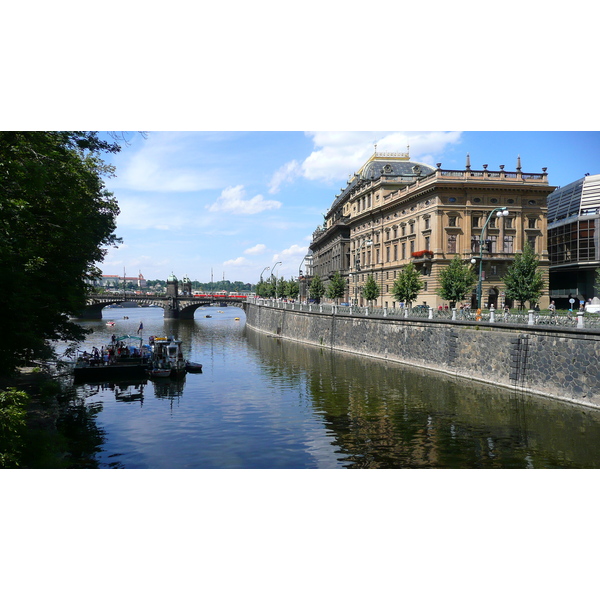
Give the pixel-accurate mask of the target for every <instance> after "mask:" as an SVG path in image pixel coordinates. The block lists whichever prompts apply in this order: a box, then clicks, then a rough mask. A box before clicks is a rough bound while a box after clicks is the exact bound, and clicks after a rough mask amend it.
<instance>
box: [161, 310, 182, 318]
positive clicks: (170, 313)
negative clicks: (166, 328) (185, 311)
mask: <svg viewBox="0 0 600 600" xmlns="http://www.w3.org/2000/svg"><path fill="white" fill-rule="evenodd" d="M164 318H165V319H179V309H178V308H165V317H164Z"/></svg>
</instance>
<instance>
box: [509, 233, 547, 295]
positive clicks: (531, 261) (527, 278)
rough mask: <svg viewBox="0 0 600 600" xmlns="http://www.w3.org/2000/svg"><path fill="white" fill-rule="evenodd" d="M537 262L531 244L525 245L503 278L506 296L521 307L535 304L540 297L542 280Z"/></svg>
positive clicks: (542, 285)
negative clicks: (527, 303)
mask: <svg viewBox="0 0 600 600" xmlns="http://www.w3.org/2000/svg"><path fill="white" fill-rule="evenodd" d="M539 264H540V263H539V260H538V259H537V254H536V253H535V252H534V250H533V247H532V246H531V244H525V247H524V248H523V252H522V253H521V254H517V255H515V260H514V261H513V263H512V264H511V265H510V267H509V268H508V271H507V273H506V276H505V277H504V278H503V280H502V281H503V282H504V285H505V286H506V296H507V298H510V299H511V300H517V301H518V302H519V303H520V304H521V306H523V305H524V304H525V302H529V303H531V305H533V304H535V303H536V302H537V301H538V300H539V299H540V296H541V295H542V291H543V289H544V280H543V278H542V274H541V273H540V272H539V271H538V267H539Z"/></svg>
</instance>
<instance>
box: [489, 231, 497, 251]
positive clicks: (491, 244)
mask: <svg viewBox="0 0 600 600" xmlns="http://www.w3.org/2000/svg"><path fill="white" fill-rule="evenodd" d="M497 242H498V236H495V235H488V236H487V240H486V243H487V247H486V250H487V251H488V252H497V246H496V243H497Z"/></svg>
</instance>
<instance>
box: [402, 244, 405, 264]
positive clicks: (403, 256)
mask: <svg viewBox="0 0 600 600" xmlns="http://www.w3.org/2000/svg"><path fill="white" fill-rule="evenodd" d="M405 258H406V242H404V243H403V244H402V260H404V259H405Z"/></svg>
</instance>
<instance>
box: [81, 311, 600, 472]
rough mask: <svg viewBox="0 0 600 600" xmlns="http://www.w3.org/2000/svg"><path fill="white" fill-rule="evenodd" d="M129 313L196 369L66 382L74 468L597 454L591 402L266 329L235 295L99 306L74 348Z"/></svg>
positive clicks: (492, 460)
mask: <svg viewBox="0 0 600 600" xmlns="http://www.w3.org/2000/svg"><path fill="white" fill-rule="evenodd" d="M208 316H210V318H207V317H208ZM125 317H127V318H125ZM236 317H237V318H239V320H236ZM109 320H113V321H115V323H116V325H115V327H112V328H109V327H107V326H106V322H107V321H109ZM140 321H141V322H143V324H144V328H143V336H144V338H145V340H147V338H148V336H149V335H155V336H162V335H174V336H176V337H177V338H178V339H181V340H182V341H183V350H184V353H185V355H186V358H189V359H190V360H192V361H195V362H200V363H202V364H203V365H204V369H203V372H202V373H188V374H187V375H186V377H185V378H184V379H183V380H180V381H173V382H172V381H146V382H123V383H121V384H119V385H115V384H82V385H77V386H74V387H73V388H72V390H71V393H72V394H74V395H75V397H76V402H77V403H78V404H79V405H80V406H84V407H85V410H86V411H87V415H88V418H89V420H90V422H91V425H92V426H93V428H94V431H95V435H96V439H97V443H96V447H95V450H96V451H95V452H94V454H93V456H91V457H90V460H89V461H88V462H87V464H86V466H89V467H92V466H93V467H99V468H128V469H317V468H324V469H335V468H519V469H520V468H597V467H599V466H600V443H599V442H600V410H594V409H587V408H582V407H578V406H572V405H569V404H566V403H562V402H558V401H554V400H551V399H547V398H540V397H532V396H527V395H523V394H521V393H517V392H514V391H511V390H505V389H502V388H498V387H495V386H485V385H480V384H474V383H471V382H469V381H465V380H460V379H456V378H452V377H445V376H442V375H438V374H435V373H431V372H427V371H420V370H416V369H412V368H407V367H403V366H401V365H397V364H392V363H387V362H385V361H379V360H372V359H367V358H364V357H360V356H356V355H348V354H344V353H340V352H333V351H329V350H324V349H320V348H316V347H313V346H309V345H303V344H298V343H294V342H290V341H287V340H283V339H280V338H276V337H271V336H268V335H265V334H262V333H257V332H256V331H253V330H251V329H249V328H247V327H246V325H245V316H244V312H243V311H242V310H241V309H239V308H235V307H225V308H217V307H209V308H204V309H199V310H197V311H196V314H195V320H194V321H164V320H163V312H162V309H160V308H155V307H149V308H115V309H106V310H104V313H103V319H102V321H79V322H80V323H81V324H83V325H85V326H87V327H91V328H93V330H94V331H93V333H91V334H90V335H89V336H88V338H87V340H86V342H85V343H84V344H83V345H82V349H83V348H87V349H91V348H92V346H97V347H100V346H102V345H103V344H105V343H106V342H107V340H108V338H109V337H110V335H112V334H113V333H114V334H116V335H117V336H119V335H125V334H132V335H135V334H136V331H137V329H138V326H139V323H140ZM88 427H89V424H88Z"/></svg>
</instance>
